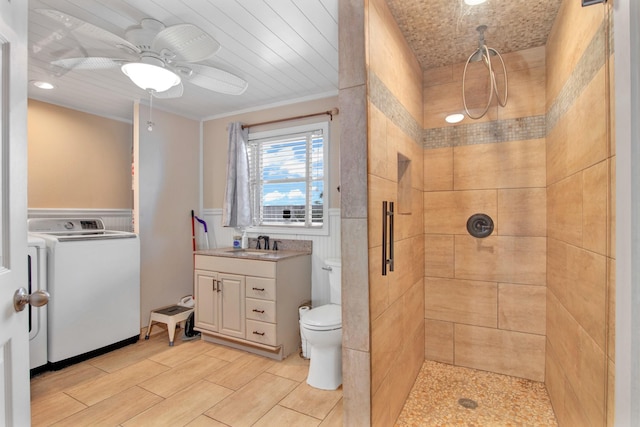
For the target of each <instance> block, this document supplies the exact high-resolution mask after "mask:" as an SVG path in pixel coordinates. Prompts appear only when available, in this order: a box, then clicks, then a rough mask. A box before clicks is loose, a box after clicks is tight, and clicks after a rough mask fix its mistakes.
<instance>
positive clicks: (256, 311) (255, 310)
mask: <svg viewBox="0 0 640 427" xmlns="http://www.w3.org/2000/svg"><path fill="white" fill-rule="evenodd" d="M253 311H254V313H260V314H262V313H264V310H258V309H257V308H254V309H253Z"/></svg>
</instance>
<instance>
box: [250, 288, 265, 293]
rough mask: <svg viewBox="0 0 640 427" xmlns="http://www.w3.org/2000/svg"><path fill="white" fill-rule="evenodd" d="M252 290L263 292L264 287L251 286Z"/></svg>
mask: <svg viewBox="0 0 640 427" xmlns="http://www.w3.org/2000/svg"><path fill="white" fill-rule="evenodd" d="M251 289H253V290H254V291H260V292H264V288H251Z"/></svg>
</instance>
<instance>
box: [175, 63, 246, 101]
mask: <svg viewBox="0 0 640 427" xmlns="http://www.w3.org/2000/svg"><path fill="white" fill-rule="evenodd" d="M189 67H190V68H191V69H192V70H193V73H192V74H191V76H190V77H187V79H188V80H189V81H190V82H191V83H193V84H194V85H197V86H200V87H203V88H205V89H209V90H212V91H214V92H220V93H225V94H227V95H242V94H243V93H244V91H245V90H247V87H249V84H248V83H247V82H246V81H245V80H243V79H241V78H240V77H238V76H236V75H234V74H231V73H228V72H226V71H223V70H220V69H218V68H213V67H209V66H207V65H202V64H189Z"/></svg>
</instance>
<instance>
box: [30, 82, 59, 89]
mask: <svg viewBox="0 0 640 427" xmlns="http://www.w3.org/2000/svg"><path fill="white" fill-rule="evenodd" d="M32 83H33V85H34V86H35V87H37V88H40V89H47V90H48V89H53V88H55V86H54V85H53V84H51V83H49V82H43V81H41V80H36V81H34V82H32Z"/></svg>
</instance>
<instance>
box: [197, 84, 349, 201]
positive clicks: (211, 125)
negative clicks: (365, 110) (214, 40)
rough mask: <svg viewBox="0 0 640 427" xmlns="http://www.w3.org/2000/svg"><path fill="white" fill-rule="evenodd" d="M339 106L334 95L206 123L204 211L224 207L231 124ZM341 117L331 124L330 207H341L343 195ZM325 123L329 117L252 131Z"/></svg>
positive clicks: (295, 114)
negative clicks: (341, 186)
mask: <svg viewBox="0 0 640 427" xmlns="http://www.w3.org/2000/svg"><path fill="white" fill-rule="evenodd" d="M337 106H338V98H337V97H335V96H334V97H330V98H324V99H318V100H314V101H307V102H301V103H297V104H290V105H286V106H282V107H274V108H268V109H265V110H260V111H254V112H250V113H243V114H238V115H234V116H228V117H223V118H220V119H215V120H207V121H205V122H204V125H203V145H204V146H203V168H204V170H203V177H204V208H205V209H212V208H222V203H223V201H224V191H225V182H226V179H227V146H228V131H227V125H228V124H229V123H232V122H242V123H247V124H251V123H261V122H266V121H271V120H279V119H286V118H289V117H295V116H303V115H306V114H315V113H319V112H324V111H329V110H332V109H334V108H336V107H337ZM340 117H341V116H340V114H338V115H336V116H333V120H332V121H330V122H329V123H330V129H329V132H330V146H329V156H330V158H329V185H330V198H329V208H339V207H340V193H339V192H338V190H337V189H336V188H337V187H338V186H339V185H340V175H339V165H340ZM323 120H329V116H328V115H324V116H317V117H311V118H307V119H300V120H290V121H286V122H282V123H277V124H271V125H263V126H256V127H252V128H251V132H260V131H264V130H271V129H279V128H283V127H291V126H298V125H303V124H306V123H315V122H319V121H323Z"/></svg>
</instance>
